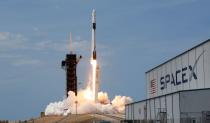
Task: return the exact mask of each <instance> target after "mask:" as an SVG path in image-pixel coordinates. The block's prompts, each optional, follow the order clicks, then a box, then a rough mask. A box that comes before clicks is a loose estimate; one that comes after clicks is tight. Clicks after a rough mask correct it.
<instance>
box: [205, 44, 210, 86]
mask: <svg viewBox="0 0 210 123" xmlns="http://www.w3.org/2000/svg"><path fill="white" fill-rule="evenodd" d="M209 54H210V42H208V43H206V44H205V45H204V78H205V79H204V85H205V87H206V88H210V77H209V75H210V55H209Z"/></svg>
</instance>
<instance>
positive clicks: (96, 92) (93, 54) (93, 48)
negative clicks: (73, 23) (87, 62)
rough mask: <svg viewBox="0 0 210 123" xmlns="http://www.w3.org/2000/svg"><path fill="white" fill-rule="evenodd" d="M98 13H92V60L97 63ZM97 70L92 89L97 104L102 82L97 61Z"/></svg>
mask: <svg viewBox="0 0 210 123" xmlns="http://www.w3.org/2000/svg"><path fill="white" fill-rule="evenodd" d="M96 58H97V57H96V11H95V10H93V11H92V60H95V61H96ZM93 69H95V73H93V74H95V78H94V80H95V81H93V82H94V83H92V89H93V93H94V100H95V102H97V101H98V100H97V99H98V91H99V81H100V76H99V73H100V67H99V65H98V63H97V61H96V68H93Z"/></svg>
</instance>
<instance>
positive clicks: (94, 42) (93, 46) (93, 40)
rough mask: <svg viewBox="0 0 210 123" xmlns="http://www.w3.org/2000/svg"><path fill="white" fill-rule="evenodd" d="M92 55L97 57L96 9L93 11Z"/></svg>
mask: <svg viewBox="0 0 210 123" xmlns="http://www.w3.org/2000/svg"><path fill="white" fill-rule="evenodd" d="M92 52H93V54H92V57H93V59H96V11H95V10H93V12H92Z"/></svg>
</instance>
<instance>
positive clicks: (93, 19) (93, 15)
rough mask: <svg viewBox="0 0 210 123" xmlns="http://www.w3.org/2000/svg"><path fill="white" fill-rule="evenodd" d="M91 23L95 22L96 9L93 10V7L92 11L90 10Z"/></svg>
mask: <svg viewBox="0 0 210 123" xmlns="http://www.w3.org/2000/svg"><path fill="white" fill-rule="evenodd" d="M92 23H96V11H95V9H93V12H92Z"/></svg>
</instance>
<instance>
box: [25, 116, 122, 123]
mask: <svg viewBox="0 0 210 123" xmlns="http://www.w3.org/2000/svg"><path fill="white" fill-rule="evenodd" d="M121 120H124V115H122V114H114V115H110V114H80V115H73V114H70V115H68V116H45V117H42V118H37V119H31V120H28V121H27V122H26V123H120V121H121Z"/></svg>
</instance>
